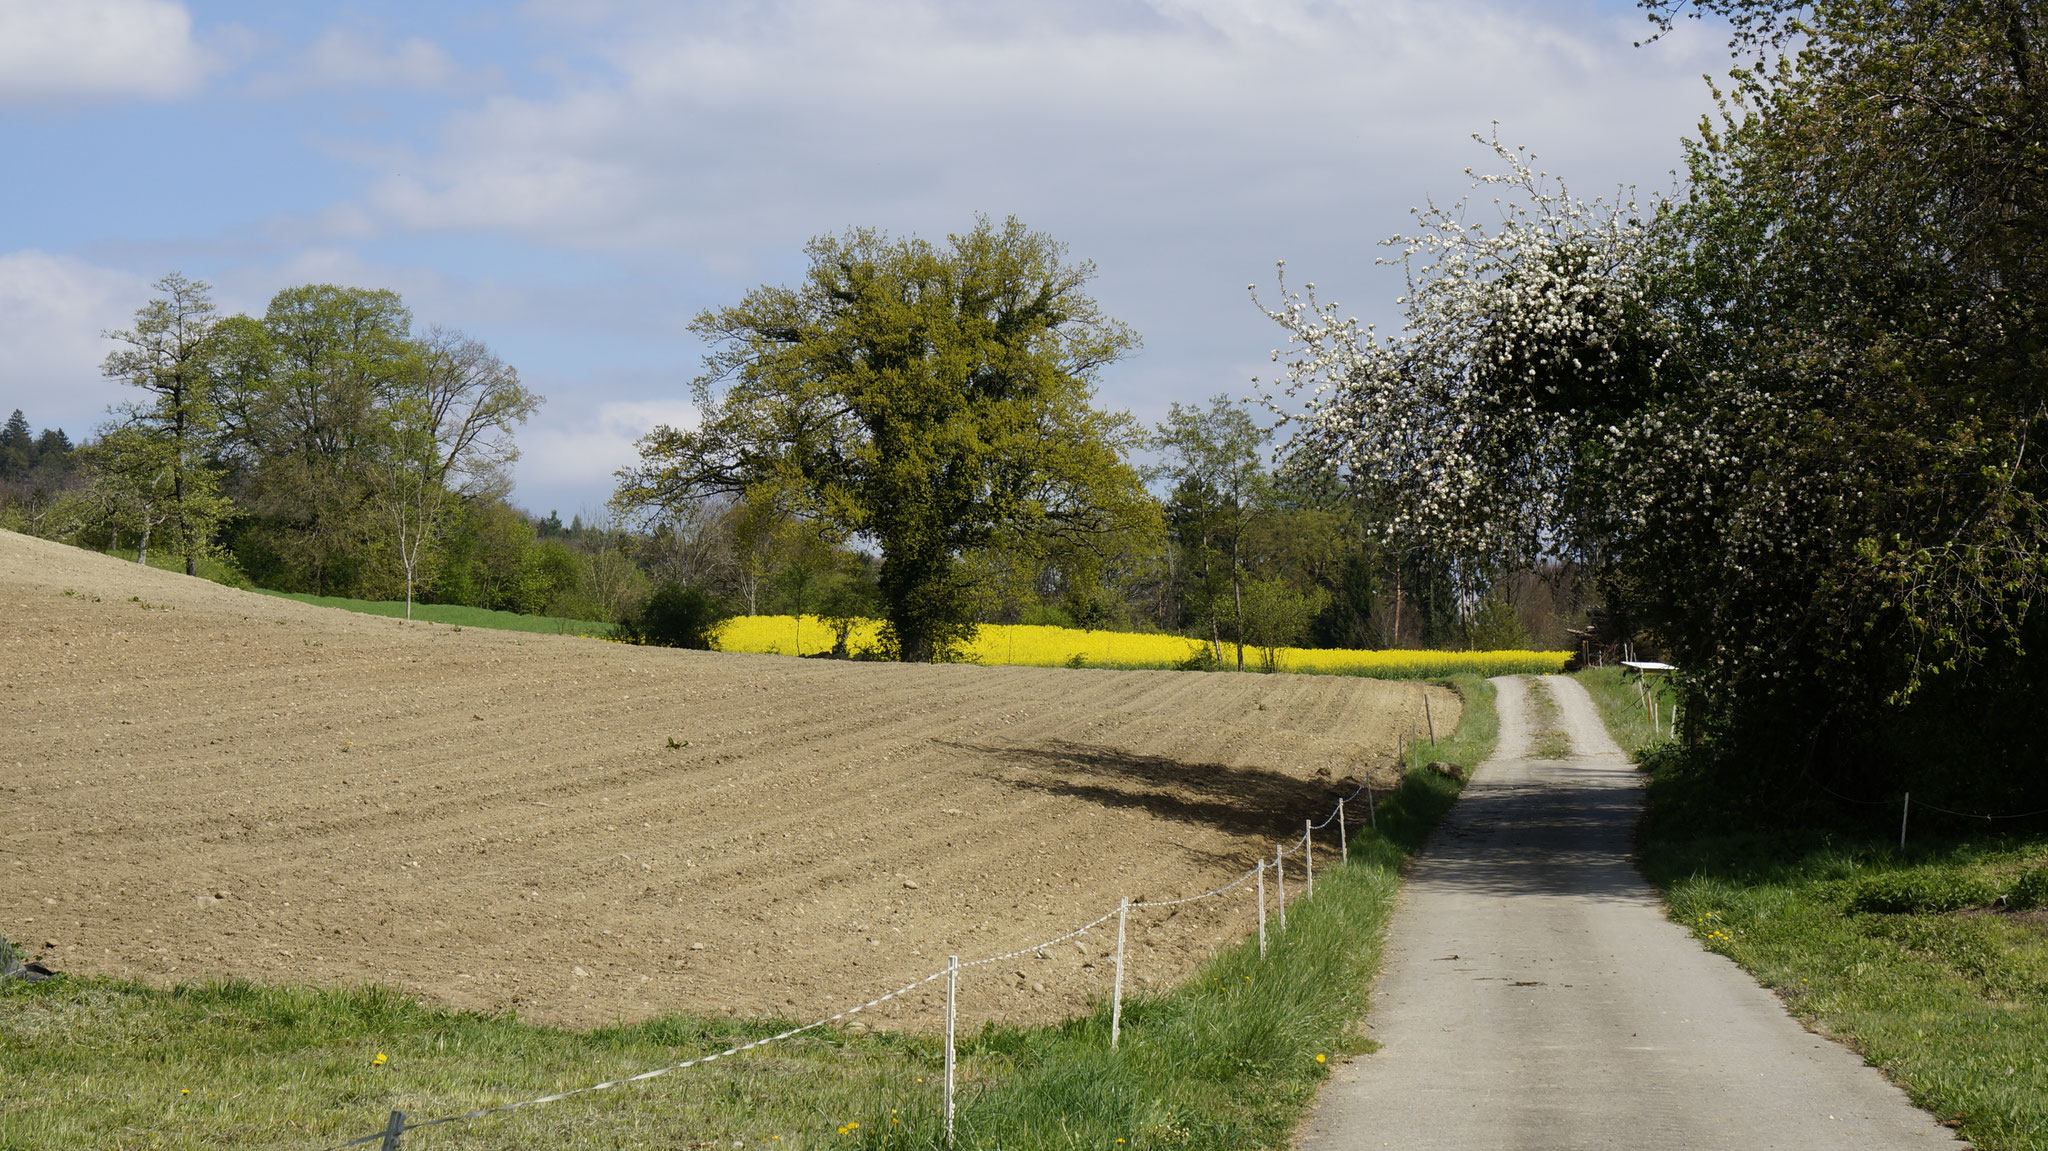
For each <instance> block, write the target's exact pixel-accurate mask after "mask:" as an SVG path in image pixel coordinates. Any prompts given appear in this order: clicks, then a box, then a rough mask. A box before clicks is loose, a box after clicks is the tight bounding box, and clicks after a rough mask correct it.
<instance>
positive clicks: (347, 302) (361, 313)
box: [219, 284, 422, 594]
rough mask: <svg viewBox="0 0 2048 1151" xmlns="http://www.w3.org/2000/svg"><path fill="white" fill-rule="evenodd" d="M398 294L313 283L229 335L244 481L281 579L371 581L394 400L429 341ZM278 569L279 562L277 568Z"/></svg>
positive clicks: (298, 583) (316, 588) (227, 355)
mask: <svg viewBox="0 0 2048 1151" xmlns="http://www.w3.org/2000/svg"><path fill="white" fill-rule="evenodd" d="M411 326H412V313H411V311H410V310H409V309H407V308H406V306H405V302H404V301H403V300H401V299H400V298H399V296H398V294H397V293H396V292H391V291H387V290H382V289H366V288H345V287H339V286H336V285H333V284H307V285H304V286H301V287H296V288H287V289H285V290H284V291H281V292H279V293H277V295H276V296H274V297H272V298H271V301H270V306H269V308H268V309H266V310H265V312H264V315H263V317H262V319H261V321H260V322H247V321H244V322H240V323H236V324H234V325H233V326H232V327H230V328H229V330H228V331H227V332H226V333H224V336H225V337H226V338H224V340H223V346H222V348H221V349H220V356H221V363H220V368H219V370H220V373H221V376H222V378H223V381H224V388H225V390H226V391H227V392H228V393H229V394H228V395H227V396H226V397H225V400H224V407H225V408H226V410H227V411H228V413H229V427H230V429H231V433H232V434H231V442H230V444H229V445H228V448H227V453H228V455H229V456H230V457H231V458H232V459H233V461H234V462H235V463H236V465H237V470H238V475H237V477H236V484H235V487H234V489H233V491H234V494H235V495H236V497H237V499H238V502H239V503H240V504H241V505H242V507H243V510H244V511H246V512H247V513H249V514H250V515H251V517H252V520H253V522H252V525H251V528H250V531H251V534H252V535H253V536H254V537H255V539H254V540H252V541H251V543H252V544H253V548H252V550H255V551H260V552H262V553H263V554H264V555H265V556H266V559H267V562H265V563H262V564H254V565H249V566H251V567H252V574H256V573H257V572H258V571H263V572H264V574H265V575H266V576H267V578H268V580H269V586H279V587H283V588H285V589H287V590H305V591H312V592H317V593H323V594H332V593H338V592H350V591H357V590H367V585H368V583H369V582H370V581H372V580H373V578H374V573H375V572H376V571H377V570H378V568H379V566H380V557H379V548H380V547H381V546H382V545H383V542H384V541H383V536H384V528H383V525H382V523H381V522H380V517H379V516H378V515H377V507H376V504H375V502H374V500H373V498H372V497H373V494H374V492H375V490H376V486H377V484H378V481H379V464H380V461H381V460H382V457H383V452H384V449H385V447H386V445H387V444H388V442H389V438H390V429H391V424H390V421H389V419H388V418H387V412H386V408H387V407H388V405H389V404H391V403H392V402H393V401H395V400H396V399H398V398H399V397H401V396H403V395H406V394H408V393H409V392H410V391H412V390H414V389H416V388H417V387H418V384H419V377H420V374H421V371H422V364H421V356H420V349H419V347H418V345H417V344H416V343H415V342H414V341H413V339H412V336H411ZM265 569H268V570H265Z"/></svg>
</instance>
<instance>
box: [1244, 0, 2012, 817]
mask: <svg viewBox="0 0 2048 1151" xmlns="http://www.w3.org/2000/svg"><path fill="white" fill-rule="evenodd" d="M1651 7H1652V8H1653V9H1657V10H1659V11H1660V13H1661V14H1663V15H1666V16H1668V15H1669V7H1670V6H1668V5H1651ZM1709 7H1711V8H1716V9H1719V8H1728V9H1731V10H1738V9H1739V12H1737V14H1738V15H1742V16H1744V17H1745V19H1744V20H1743V21H1742V22H1740V23H1738V25H1737V31H1738V47H1743V46H1747V47H1749V48H1754V49H1756V50H1757V51H1758V52H1759V53H1765V54H1768V53H1769V51H1770V50H1771V49H1773V48H1774V46H1777V45H1781V44H1782V45H1791V46H1792V47H1791V49H1790V53H1791V54H1790V55H1787V56H1774V57H1772V58H1771V59H1770V60H1768V61H1766V62H1760V63H1755V64H1749V65H1746V66H1742V67H1738V68H1737V69H1736V70H1735V71H1734V72H1733V73H1732V77H1731V80H1730V82H1729V84H1728V86H1727V90H1726V91H1725V92H1724V93H1722V113H1721V115H1720V117H1719V118H1718V119H1717V120H1714V121H1710V122H1709V123H1707V124H1705V125H1703V129H1702V132H1701V135H1700V138H1699V139H1697V140H1695V141H1693V142H1691V144H1690V145H1689V164H1688V170H1687V180H1686V184H1685V186H1684V187H1683V189H1682V191H1681V193H1680V194H1679V195H1677V196H1674V197H1672V198H1670V199H1668V200H1663V201H1659V202H1656V203H1654V204H1651V205H1648V206H1639V205H1637V204H1633V203H1630V202H1628V201H1627V200H1623V201H1622V202H1620V203H1611V204H1609V203H1602V202H1599V201H1593V202H1585V201H1580V200H1578V199H1575V198H1573V197H1572V196H1570V195H1569V193H1568V192H1567V191H1566V190H1565V189H1564V188H1563V187H1562V186H1560V185H1557V184H1555V183H1554V182H1551V181H1548V180H1546V179H1545V178H1544V177H1543V176H1542V174H1541V173H1538V172H1536V171H1534V170H1533V169H1532V167H1531V165H1530V163H1529V161H1528V158H1527V157H1525V156H1524V155H1523V154H1521V153H1519V152H1516V151H1514V150H1512V149H1506V148H1498V146H1496V147H1497V151H1498V158H1499V160H1500V161H1501V163H1502V166H1503V167H1504V168H1505V171H1504V172H1503V173H1502V174H1501V175H1499V176H1497V177H1493V178H1490V180H1489V186H1490V188H1493V189H1500V188H1504V189H1507V190H1509V192H1510V200H1511V205H1510V207H1509V208H1508V210H1507V211H1506V212H1504V213H1503V216H1502V218H1501V219H1500V220H1499V221H1498V222H1497V223H1494V224H1491V225H1488V226H1480V225H1476V224H1473V223H1471V222H1470V221H1468V219H1467V218H1466V212H1465V205H1462V204H1461V205H1458V206H1456V207H1454V208H1452V209H1449V210H1443V211H1436V210H1432V211H1430V212H1427V213H1424V214H1422V217H1421V224H1422V227H1421V229H1420V234H1419V235H1418V236H1417V237H1414V238H1402V239H1397V240H1396V241H1395V243H1397V244H1399V245H1401V246H1402V249H1403V255H1404V257H1405V258H1406V260H1407V261H1408V264H1409V270H1410V280H1411V287H1410V292H1409V295H1408V297H1407V300H1406V303H1407V306H1408V317H1407V324H1406V327H1405V328H1404V330H1403V331H1402V333H1401V334H1400V335H1398V336H1396V337H1392V338H1380V337H1378V336H1377V335H1376V334H1374V333H1373V332H1371V331H1370V330H1367V329H1360V328H1359V327H1358V326H1357V325H1356V324H1355V323H1352V322H1351V321H1348V320H1345V319H1343V318H1342V317H1341V315H1340V314H1339V313H1338V312H1337V311H1336V310H1335V309H1334V308H1332V307H1328V306H1323V305H1321V304H1319V303H1318V302H1317V300H1316V299H1315V296H1314V293H1313V290H1312V288H1311V289H1310V290H1309V291H1308V292H1307V293H1306V294H1290V293H1287V292H1286V291H1285V289H1284V287H1283V292H1282V297H1281V299H1280V301H1279V302H1278V303H1277V304H1276V305H1275V306H1273V307H1272V308H1271V309H1270V314H1271V315H1273V317H1274V318H1275V319H1276V320H1278V321H1279V322H1280V323H1282V324H1283V325H1285V326H1286V327H1287V328H1288V330H1289V332H1290V335H1291V336H1292V337H1293V340H1294V343H1293V345H1292V347H1291V350H1290V353H1288V354H1287V355H1285V356H1283V357H1282V358H1283V359H1284V360H1285V361H1286V363H1285V367H1286V371H1287V376H1288V383H1289V384H1290V385H1291V386H1292V387H1294V388H1295V389H1296V390H1297V392H1300V393H1304V394H1307V393H1311V392H1314V393H1316V394H1314V395H1313V396H1311V398H1310V400H1309V412H1308V417H1307V419H1306V421H1305V424H1304V429H1303V432H1302V434H1301V436H1300V438H1299V439H1298V440H1297V445H1298V447H1299V449H1300V450H1301V451H1302V452H1304V453H1305V454H1306V455H1307V456H1308V457H1309V458H1310V459H1312V460H1315V461H1317V462H1320V463H1323V464H1326V465H1328V466H1331V467H1334V468H1337V469H1339V470H1340V471H1341V472H1342V473H1343V474H1344V475H1345V476H1346V477H1347V478H1348V479H1349V480H1350V481H1351V483H1352V484H1353V485H1354V487H1355V488H1356V489H1357V490H1359V491H1361V492H1363V493H1365V494H1366V495H1367V497H1368V498H1370V499H1371V500H1374V501H1377V502H1378V503H1381V504H1383V505H1384V506H1386V507H1387V508H1388V509H1390V512H1389V514H1388V515H1386V516H1385V517H1383V518H1382V520H1381V526H1382V529H1383V532H1384V534H1385V535H1386V536H1388V537H1390V538H1399V537H1402V536H1406V537H1409V538H1417V539H1421V540H1425V541H1428V542H1429V543H1430V544H1431V545H1432V546H1434V547H1436V548H1439V549H1441V550H1443V551H1445V552H1447V553H1449V554H1451V555H1452V556H1454V557H1455V561H1456V565H1457V569H1458V576H1459V579H1460V582H1461V583H1463V584H1464V585H1465V586H1467V587H1468V588H1471V587H1477V586H1483V585H1484V584H1485V583H1486V582H1487V581H1488V580H1490V579H1493V578H1495V577H1496V576H1497V574H1498V573H1499V572H1501V571H1503V570H1506V569H1509V568H1512V567H1515V566H1517V565H1526V564H1528V563H1530V562H1532V561H1534V560H1536V559H1538V558H1539V557H1543V556H1557V557H1567V558H1571V559H1574V560H1577V561H1579V562H1581V563H1583V564H1585V565H1588V566H1590V567H1591V568H1592V569H1593V570H1595V571H1596V572H1597V574H1598V577H1599V580H1600V586H1601V590H1602V592H1603V594H1604V597H1605V599H1606V602H1607V608H1608V610H1609V612H1610V613H1611V614H1612V615H1613V616H1614V617H1616V618H1618V619H1619V620H1621V621H1622V626H1623V628H1624V629H1625V630H1626V631H1628V632H1629V633H1631V634H1635V635H1638V636H1641V637H1643V638H1646V639H1647V640H1649V641H1650V642H1651V643H1652V644H1654V645H1655V646H1658V647H1660V648H1662V649H1663V650H1664V651H1666V652H1668V653H1669V654H1670V655H1671V656H1673V657H1674V658H1675V660H1676V661H1677V662H1679V663H1680V664H1682V665H1683V666H1684V668H1685V669H1686V673H1687V680H1686V682H1687V688H1688V707H1687V711H1686V714H1687V716H1688V717H1689V721H1690V727H1691V733H1692V734H1693V735H1694V736H1695V737H1709V738H1712V739H1715V740H1717V741H1718V742H1719V744H1720V746H1721V749H1722V751H1724V752H1726V753H1727V755H1726V757H1725V758H1726V761H1727V762H1728V763H1729V764H1731V765H1732V764H1736V763H1744V764H1749V765H1756V766H1762V767H1764V768H1765V769H1767V770H1773V771H1775V770H1778V769H1779V767H1780V766H1782V765H1783V764H1784V763H1785V761H1786V760H1787V759H1788V758H1790V759H1793V760H1794V761H1795V763H1794V766H1802V765H1801V764H1800V763H1799V762H1797V761H1800V760H1804V761H1805V762H1804V764H1803V766H1804V768H1805V769H1806V770H1807V771H1808V772H1810V773H1811V774H1812V775H1813V776H1815V777H1816V779H1817V780H1819V781H1821V782H1823V783H1828V784H1831V785H1832V786H1834V787H1837V788H1842V789H1845V790H1847V791H1853V792H1856V793H1857V794H1862V795H1866V796H1869V795H1876V794H1886V793H1889V794H1892V795H1896V788H1898V787H1901V786H1910V785H1911V783H1912V780H1913V779H1914V778H1915V777H1918V778H1920V779H1922V780H1923V781H1925V782H1924V783H1923V784H1922V787H1926V786H1933V787H1936V788H1937V789H1938V790H1937V791H1936V793H1935V794H1939V795H1943V796H1946V797H1949V799H1950V801H1951V802H1952V803H1974V804H1978V805H1981V806H1986V807H1993V808H1996V807H2000V806H2005V807H2007V808H2008V809H2010V807H2012V806H2014V805H2019V804H2024V803H2025V802H2026V797H2025V794H2024V793H2027V792H2029V791H2037V790H2039V789H2040V788H2041V787H2042V786H2043V785H2044V783H2048V770H2044V767H2048V745H2044V744H2043V742H2042V741H2041V740H2040V739H2039V738H2038V736H2036V735H2034V734H2033V733H2032V732H2031V731H2030V730H2028V726H2029V725H2027V724H2026V723H2025V721H2024V719H2023V717H2024V716H2025V715H2027V714H2028V712H2029V711H2030V710H2031V706H2032V705H2031V702H2030V701H2031V700H2032V699H2033V698H2034V697H2035V696H2037V694H2038V692H2039V690H2040V688H2041V686H2042V684H2043V680H2044V674H2043V673H2044V671H2048V667H2044V666H2043V664H2042V660H2043V658H2044V657H2048V652H2044V649H2043V648H2042V645H2041V643H2040V640H2041V639H2042V638H2044V637H2042V636H2041V635H2040V634H2039V633H2040V632H2041V631H2042V625H2041V623H2040V620H2039V616H2038V614H2036V613H2034V612H2033V610H2032V609H2033V607H2034V604H2035V601H2036V599H2037V597H2038V595H2039V593H2040V591H2041V590H2042V580H2043V575H2044V568H2043V559H2044V556H2043V553H2042V548H2041V543H2042V528H2043V524H2042V498H2043V492H2044V486H2048V468H2044V465H2043V461H2042V457H2041V453H2040V452H2039V451H2037V450H2033V448H2034V446H2035V445H2034V444H2033V440H2034V436H2035V434H2036V433H2037V432H2038V431H2040V430H2041V424H2042V421H2043V419H2044V417H2048V371H2044V369H2048V361H2044V358H2043V357H2044V352H2043V334H2044V333H2043V326H2042V320H2043V317H2042V314H2041V308H2042V306H2043V301H2044V299H2048V296H2044V288H2048V284H2044V283H2043V280H2042V276H2043V267H2044V255H2048V253H2044V251H2043V240H2044V237H2048V217H2044V214H2043V199H2042V196H2043V191H2044V188H2048V166H2044V160H2048V133H2044V131H2043V129H2044V127H2048V124H2044V122H2043V118H2044V117H2048V78H2044V71H2043V70H2044V67H2048V54H2044V53H2048V49H2044V47H2043V45H2044V42H2048V41H2044V33H2048V26H2044V25H2048V5H2041V4H2030V3H2017V2H2014V3H2003V2H1990V0H1987V2H1982V3H1949V2H1941V3H1936V2H1932V0H1913V2H1889V3H1877V2H1870V0H1861V2H1852V3H1839V4H1822V5H1813V6H1804V7H1795V6H1789V5H1762V4H1750V3H1737V2H1733V0H1731V2H1730V3H1728V4H1721V5H1709ZM1788 749H1789V750H1788ZM1916 794H1923V795H1924V794H1928V793H1927V792H1926V791H1924V790H1921V789H1920V788H1916Z"/></svg>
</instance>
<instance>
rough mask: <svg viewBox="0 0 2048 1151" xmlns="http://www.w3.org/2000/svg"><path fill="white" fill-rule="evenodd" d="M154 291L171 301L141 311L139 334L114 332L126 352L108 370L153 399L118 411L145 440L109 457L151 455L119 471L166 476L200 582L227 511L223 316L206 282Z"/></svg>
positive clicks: (121, 441) (127, 441) (120, 442)
mask: <svg viewBox="0 0 2048 1151" xmlns="http://www.w3.org/2000/svg"><path fill="white" fill-rule="evenodd" d="M154 287H155V288H156V290H157V291H158V292H161V293H163V294H162V295H160V296H158V297H157V298H156V299H153V300H151V301H150V302H148V303H147V304H144V305H143V306H142V307H141V308H140V309H139V310H137V311H136V313H135V326H134V327H133V328H126V329H123V330H121V331H116V332H108V333H107V338H108V339H111V340H114V341H115V342H116V343H118V344H120V345H122V346H121V347H118V348H116V349H115V350H114V351H113V352H112V353H110V354H109V355H108V356H107V359H106V363H105V364H104V365H103V366H102V368H101V371H102V372H104V373H105V374H106V375H107V376H109V377H112V378H114V379H119V380H122V381H124V382H126V383H128V384H131V385H133V386H134V387H137V388H140V389H142V390H143V391H144V392H146V393H148V395H147V397H146V398H144V399H141V400H137V401H134V402H131V403H127V404H122V405H119V406H118V407H116V409H115V413H116V415H117V416H119V417H120V419H121V422H122V423H124V424H126V425H128V426H131V427H133V428H134V429H135V430H136V431H137V433H138V435H137V436H135V437H120V438H114V439H112V440H111V441H110V443H109V449H108V450H110V451H111V450H114V449H116V448H123V449H124V450H146V451H147V452H148V454H149V456H150V459H148V460H140V461H135V462H134V466H132V467H131V466H127V465H122V464H119V463H116V464H115V467H116V470H119V471H124V472H127V473H130V474H133V475H142V474H149V475H157V474H161V475H162V476H163V477H164V480H165V482H166V483H167V484H168V485H169V492H168V495H169V499H168V502H167V503H164V504H162V505H161V509H162V522H163V524H164V526H166V527H168V528H169V529H170V530H171V531H172V533H173V535H174V537H175V540H176V543H177V546H178V547H179V549H180V550H181V551H182V552H183V553H184V557H185V574H186V575H197V574H199V556H200V555H201V554H202V553H203V552H205V550H206V549H207V548H208V547H209V546H210V545H211V543H212V541H213V533H214V530H215V528H216V526H217V525H218V523H219V520H220V517H221V514H222V512H223V510H224V508H223V505H222V503H221V501H220V499H219V497H218V495H217V476H218V469H217V468H215V466H214V465H213V464H212V462H211V461H210V460H209V458H208V457H209V449H210V446H211V442H212V437H213V433H214V430H215V426H216V421H217V417H216V411H215V403H214V388H213V377H212V374H211V372H210V366H209V363H208V359H209V355H210V351H211V341H212V337H213V330H214V325H215V323H216V321H217V319H218V316H217V315H216V313H215V311H214V307H213V300H212V297H211V295H210V292H211V288H210V287H209V286H208V285H207V284H206V283H205V282H203V281H200V280H191V279H187V278H186V277H185V276H183V275H181V274H179V273H177V272H172V273H171V274H170V275H168V276H165V277H164V278H163V279H161V280H158V281H157V282H156V284H155V285H154ZM159 465H161V466H159ZM123 488H124V490H130V491H134V490H141V489H139V488H136V487H135V486H134V485H132V484H129V485H123ZM139 558H140V556H138V559H139Z"/></svg>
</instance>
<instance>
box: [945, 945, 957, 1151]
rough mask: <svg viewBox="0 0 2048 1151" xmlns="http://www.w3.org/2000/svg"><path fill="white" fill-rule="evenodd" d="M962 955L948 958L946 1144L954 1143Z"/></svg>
mask: <svg viewBox="0 0 2048 1151" xmlns="http://www.w3.org/2000/svg"><path fill="white" fill-rule="evenodd" d="M959 996H960V957H959V956H957V955H953V956H948V957H947V959H946V1146H948V1147H951V1146H952V1145H953V1065H954V1061H955V1060H954V1054H953V1024H954V1020H956V1019H958V1018H959Z"/></svg>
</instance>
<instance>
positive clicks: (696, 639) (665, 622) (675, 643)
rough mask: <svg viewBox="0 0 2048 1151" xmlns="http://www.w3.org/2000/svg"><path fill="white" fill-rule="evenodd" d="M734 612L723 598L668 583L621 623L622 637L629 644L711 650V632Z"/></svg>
mask: <svg viewBox="0 0 2048 1151" xmlns="http://www.w3.org/2000/svg"><path fill="white" fill-rule="evenodd" d="M732 614H733V613H732V609H731V608H730V607H728V606H726V604H725V603H724V601H722V600H720V599H719V598H718V597H716V596H713V595H710V594H709V593H707V592H705V591H704V590H703V589H702V588H698V587H694V586H692V585H689V584H680V583H665V584H663V585H661V586H660V587H658V588H656V589H654V594H653V595H650V596H648V597H647V600H646V602H645V603H643V604H641V605H640V608H639V610H637V611H635V612H633V613H632V614H631V615H629V616H627V617H626V619H624V620H623V621H621V622H620V624H619V636H620V638H621V639H624V640H626V641H627V642H629V643H641V644H647V645H649V646H652V647H688V648H695V649H697V650H698V651H709V650H711V633H712V631H713V630H714V629H716V628H717V627H718V625H719V624H721V623H723V622H725V621H726V620H727V619H729V618H731V616H732Z"/></svg>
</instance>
